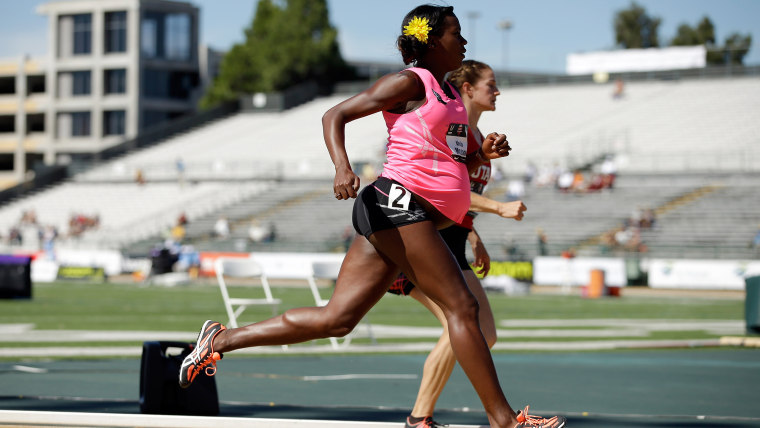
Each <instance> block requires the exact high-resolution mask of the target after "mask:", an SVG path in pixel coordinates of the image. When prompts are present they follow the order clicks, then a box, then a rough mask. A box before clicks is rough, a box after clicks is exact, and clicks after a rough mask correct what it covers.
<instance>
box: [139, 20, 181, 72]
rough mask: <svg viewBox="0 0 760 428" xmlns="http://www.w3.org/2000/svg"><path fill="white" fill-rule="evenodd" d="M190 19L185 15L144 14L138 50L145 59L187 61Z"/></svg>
mask: <svg viewBox="0 0 760 428" xmlns="http://www.w3.org/2000/svg"><path fill="white" fill-rule="evenodd" d="M191 22H192V18H191V16H190V15H188V14H186V13H171V14H166V13H159V12H146V13H145V15H144V16H143V21H142V29H141V32H142V34H141V37H140V39H141V40H142V42H141V45H140V50H141V51H142V54H143V56H145V57H146V58H160V59H170V60H176V61H187V60H189V59H190V58H191V57H192V54H191V53H192V25H191Z"/></svg>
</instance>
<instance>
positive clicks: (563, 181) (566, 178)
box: [557, 170, 575, 193]
mask: <svg viewBox="0 0 760 428" xmlns="http://www.w3.org/2000/svg"><path fill="white" fill-rule="evenodd" d="M574 179H575V176H574V175H573V173H572V172H570V171H568V170H562V172H561V173H560V174H559V175H558V176H557V188H558V189H559V191H560V192H562V193H567V192H569V191H570V189H572V187H573V182H574Z"/></svg>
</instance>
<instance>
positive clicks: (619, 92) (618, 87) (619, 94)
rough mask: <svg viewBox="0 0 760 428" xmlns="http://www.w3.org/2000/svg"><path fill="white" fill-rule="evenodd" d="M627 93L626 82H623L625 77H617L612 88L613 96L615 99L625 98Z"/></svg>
mask: <svg viewBox="0 0 760 428" xmlns="http://www.w3.org/2000/svg"><path fill="white" fill-rule="evenodd" d="M624 95H625V84H624V83H623V79H621V78H620V77H618V78H617V79H615V87H614V89H613V90H612V98H613V99H615V100H619V99H621V98H623V96H624Z"/></svg>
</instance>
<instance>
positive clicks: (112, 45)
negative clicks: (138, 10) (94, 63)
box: [105, 12, 127, 53]
mask: <svg viewBox="0 0 760 428" xmlns="http://www.w3.org/2000/svg"><path fill="white" fill-rule="evenodd" d="M105 30H106V34H105V36H106V37H105V43H106V46H105V51H106V53H113V52H126V51H127V12H106V16H105Z"/></svg>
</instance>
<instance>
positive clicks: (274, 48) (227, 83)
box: [201, 0, 354, 108]
mask: <svg viewBox="0 0 760 428" xmlns="http://www.w3.org/2000/svg"><path fill="white" fill-rule="evenodd" d="M337 37H338V32H337V30H336V29H335V28H334V27H333V26H332V25H330V22H329V17H328V10H327V2H326V0H284V1H276V0H259V2H258V4H257V6H256V13H255V15H254V18H253V22H252V23H251V26H250V27H248V28H246V29H245V41H244V42H243V43H239V44H236V45H235V46H233V47H232V49H230V51H229V52H228V53H227V54H226V55H225V56H224V58H223V59H222V63H221V64H220V70H219V75H218V76H217V78H216V79H215V80H214V82H213V84H212V85H211V87H210V88H209V89H208V91H207V92H206V94H205V95H204V97H203V99H202V100H201V107H203V108H206V107H210V106H213V105H216V104H218V103H220V102H223V101H228V100H234V99H236V98H237V97H238V96H239V95H240V94H246V93H254V92H272V91H280V90H283V89H286V88H288V87H290V86H293V85H295V84H298V83H301V82H304V81H309V80H313V81H316V82H317V83H318V84H320V86H321V87H326V86H329V85H331V84H332V83H335V82H337V81H340V80H346V79H350V78H352V77H353V75H354V73H353V70H352V69H351V67H349V66H348V65H347V64H346V62H345V61H344V60H343V58H342V57H341V55H340V49H339V46H338V41H337Z"/></svg>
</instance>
